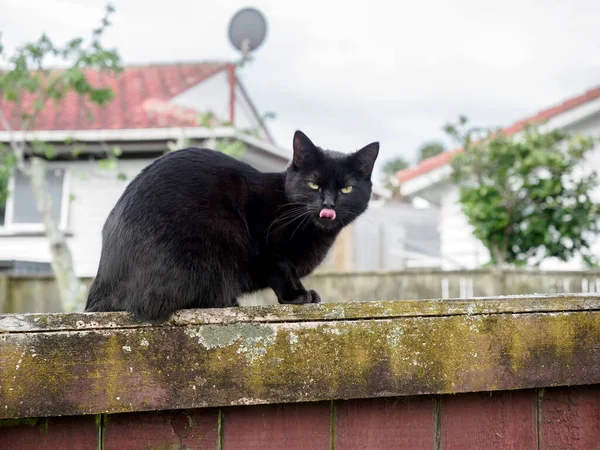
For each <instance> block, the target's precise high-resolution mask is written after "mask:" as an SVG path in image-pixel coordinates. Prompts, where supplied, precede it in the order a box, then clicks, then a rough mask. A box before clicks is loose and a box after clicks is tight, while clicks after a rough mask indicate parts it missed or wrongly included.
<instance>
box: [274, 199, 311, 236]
mask: <svg viewBox="0 0 600 450" xmlns="http://www.w3.org/2000/svg"><path fill="white" fill-rule="evenodd" d="M313 213H314V211H313V210H312V209H310V208H309V209H307V207H306V205H304V204H303V206H302V207H295V208H291V209H290V210H289V211H285V212H284V213H283V214H281V215H280V216H278V217H277V218H276V219H275V220H274V221H273V222H271V224H270V225H269V227H268V228H267V233H266V240H267V242H268V241H269V237H270V236H271V235H273V234H276V233H277V232H278V231H280V230H282V229H284V228H285V227H286V226H288V225H290V224H292V223H293V222H295V221H296V220H298V219H301V218H302V219H304V218H305V216H310V215H311V214H313ZM275 224H277V227H276V228H275V229H273V230H271V229H272V228H273V226H274V225H275Z"/></svg>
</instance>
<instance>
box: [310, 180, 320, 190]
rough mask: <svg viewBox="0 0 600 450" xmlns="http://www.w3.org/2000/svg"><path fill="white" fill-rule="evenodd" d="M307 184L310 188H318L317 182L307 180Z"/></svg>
mask: <svg viewBox="0 0 600 450" xmlns="http://www.w3.org/2000/svg"><path fill="white" fill-rule="evenodd" d="M308 186H309V187H310V188H311V189H319V185H318V184H317V183H313V182H312V181H309V182H308Z"/></svg>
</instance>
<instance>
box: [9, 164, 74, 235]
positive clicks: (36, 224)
mask: <svg viewBox="0 0 600 450" xmlns="http://www.w3.org/2000/svg"><path fill="white" fill-rule="evenodd" d="M46 180H47V183H48V193H49V194H50V198H51V199H52V213H53V214H54V217H56V219H57V220H58V222H59V225H60V227H61V228H65V227H66V223H67V209H68V200H69V195H68V183H67V181H68V173H67V171H66V170H65V169H62V168H51V169H48V171H47V172H46ZM9 192H10V194H9V197H8V201H7V202H6V208H5V213H4V227H6V228H11V229H22V230H42V229H43V223H42V219H41V216H40V213H39V212H38V210H37V206H36V203H35V198H34V196H33V190H32V189H31V184H30V183H29V181H28V180H27V178H25V176H23V174H22V173H21V172H20V171H18V170H15V171H14V174H13V177H12V178H11V180H10V183H9ZM0 216H1V214H0ZM1 224H2V222H1V221H0V225H1Z"/></svg>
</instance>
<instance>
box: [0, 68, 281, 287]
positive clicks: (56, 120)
mask: <svg viewBox="0 0 600 450" xmlns="http://www.w3.org/2000/svg"><path fill="white" fill-rule="evenodd" d="M88 76H89V78H90V81H91V82H92V84H96V85H99V84H104V85H106V84H107V85H109V86H110V87H112V88H113V90H114V91H115V94H116V98H115V100H114V101H112V102H111V103H110V104H109V105H108V106H107V107H106V108H103V109H100V108H97V107H94V106H90V105H85V104H84V102H83V101H81V100H80V99H79V98H77V97H76V96H74V95H73V96H69V97H67V98H65V99H64V100H63V101H62V102H61V103H60V104H58V105H56V106H55V105H54V104H52V103H49V104H48V105H47V107H46V108H45V109H44V111H43V112H42V114H41V115H40V117H39V120H38V121H37V123H36V129H37V131H36V132H35V137H36V138H37V139H40V140H42V141H45V142H48V143H53V144H55V145H56V147H57V149H58V151H59V156H58V158H56V159H55V160H52V161H51V162H49V168H50V170H49V174H48V182H49V185H50V194H51V196H52V200H53V207H54V210H55V212H56V214H57V217H60V226H61V228H62V229H63V230H64V231H65V232H66V234H67V243H68V245H69V248H70V250H71V252H72V256H73V260H74V266H75V272H76V275H78V276H81V277H91V276H94V275H95V274H96V269H97V266H98V262H99V258H100V249H101V229H102V226H103V224H104V221H105V220H106V217H107V216H108V213H109V212H110V210H111V209H112V207H113V206H114V204H115V203H116V201H117V199H118V198H119V196H120V195H121V193H122V192H123V190H124V189H125V186H126V185H127V183H128V182H129V181H131V179H132V178H133V177H134V176H135V175H136V174H138V173H139V172H140V171H141V170H142V169H143V168H144V167H145V166H146V165H148V164H149V163H150V162H151V161H153V160H154V159H155V158H156V157H158V156H160V155H162V154H164V153H165V151H166V150H167V149H168V147H167V143H168V142H172V141H176V140H177V139H178V138H180V137H181V136H185V137H187V138H189V139H190V140H191V141H192V142H193V145H202V144H203V143H204V144H206V141H207V140H211V141H213V140H220V139H227V140H232V139H237V140H241V141H243V142H244V143H245V144H246V145H247V148H248V150H247V152H246V153H245V155H244V157H243V159H244V160H245V161H246V162H248V163H250V164H252V165H253V166H254V167H256V168H257V169H259V170H263V171H280V170H283V169H284V168H285V167H286V166H287V164H288V161H289V156H290V155H291V151H290V150H284V149H282V148H280V147H278V146H276V145H275V144H274V143H273V140H272V139H271V137H270V135H269V132H268V130H267V128H266V127H265V126H264V124H263V123H262V121H261V118H260V116H259V115H258V113H257V111H256V108H255V107H254V105H253V104H252V102H251V101H250V99H249V97H248V95H247V93H246V91H245V90H244V88H243V86H242V84H241V83H240V81H239V80H238V79H237V78H236V76H235V72H234V66H233V65H232V64H228V63H213V62H205V63H196V64H164V65H148V66H130V67H126V68H125V70H124V72H123V73H121V74H119V75H118V76H109V75H106V74H100V73H96V72H88ZM26 100H27V99H26ZM0 107H1V108H2V110H3V112H4V114H5V115H8V116H9V117H10V118H11V120H12V122H13V127H15V126H16V124H17V123H18V122H17V121H16V120H14V119H16V114H17V113H16V111H13V110H12V109H11V107H12V105H11V104H2V103H0ZM86 107H87V110H86ZM89 112H91V116H90V114H89ZM207 112H212V113H213V115H214V119H213V121H212V124H213V127H212V128H207V127H201V126H198V120H197V119H198V116H199V114H203V113H207ZM229 124H233V127H232V126H229ZM242 129H254V130H257V132H258V134H257V137H251V136H249V135H248V134H245V133H242V132H240V131H237V130H242ZM17 134H18V132H17ZM26 138H27V139H31V138H33V135H28V136H26ZM67 139H71V140H73V141H77V142H78V143H81V144H84V148H83V151H82V152H81V153H80V154H78V155H77V156H74V155H73V154H72V152H71V150H70V148H71V147H67V146H66V145H65V141H66V140H67ZM290 141H291V137H290ZM0 142H2V143H7V142H9V132H8V131H7V130H6V129H4V128H0ZM290 143H291V142H290ZM115 146H118V147H120V149H121V150H122V152H123V153H122V155H121V156H120V157H119V160H118V162H117V167H116V169H111V170H106V169H102V168H100V166H99V165H98V161H97V160H98V159H99V157H100V156H102V155H105V154H106V152H107V151H110V150H111V149H112V148H113V147H115ZM118 173H124V174H125V175H126V179H124V180H122V179H119V178H118V177H117V174H118ZM9 189H10V196H9V199H8V202H7V204H6V207H5V211H4V212H2V210H0V261H26V262H49V261H50V251H49V247H48V242H47V240H46V238H45V235H44V232H43V226H42V224H41V222H40V216H39V214H38V212H37V210H36V207H35V204H34V200H33V195H32V192H31V188H30V186H29V184H28V182H27V180H26V179H25V178H24V177H23V176H22V175H20V174H19V173H15V174H14V176H13V177H12V179H11V180H10V182H9ZM11 264H12V263H11Z"/></svg>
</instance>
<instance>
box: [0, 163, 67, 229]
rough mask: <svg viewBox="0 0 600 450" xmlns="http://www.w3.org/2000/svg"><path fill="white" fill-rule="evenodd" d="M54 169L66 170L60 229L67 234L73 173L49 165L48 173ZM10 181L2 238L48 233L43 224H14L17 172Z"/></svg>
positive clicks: (59, 222) (0, 226) (2, 225)
mask: <svg viewBox="0 0 600 450" xmlns="http://www.w3.org/2000/svg"><path fill="white" fill-rule="evenodd" d="M54 169H62V170H64V176H63V180H62V183H63V184H62V196H61V200H60V201H61V212H60V217H59V220H58V228H59V229H60V230H61V231H63V232H66V231H67V228H68V224H69V214H70V209H71V201H70V199H71V171H70V170H69V169H68V168H67V167H64V166H62V165H61V166H55V165H52V164H49V165H48V166H47V168H46V170H47V171H51V170H54ZM16 170H18V169H17V168H14V169H13V173H12V175H11V176H10V178H9V179H8V198H7V199H6V206H5V210H4V224H0V236H1V235H17V234H28V233H36V234H37V233H44V232H45V231H46V229H45V227H44V223H43V222H35V223H13V215H14V202H15V198H14V192H15V171H16Z"/></svg>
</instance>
